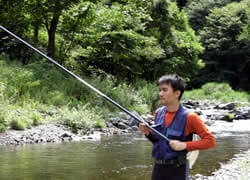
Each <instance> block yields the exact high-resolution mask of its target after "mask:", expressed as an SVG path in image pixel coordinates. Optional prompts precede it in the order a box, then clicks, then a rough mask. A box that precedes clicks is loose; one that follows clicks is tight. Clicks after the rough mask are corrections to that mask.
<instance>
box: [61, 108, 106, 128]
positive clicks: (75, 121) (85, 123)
mask: <svg viewBox="0 0 250 180" xmlns="http://www.w3.org/2000/svg"><path fill="white" fill-rule="evenodd" d="M60 111H61V112H60V114H61V115H60V117H59V121H62V123H63V124H64V125H65V126H68V127H69V128H71V130H72V131H73V132H75V133H77V132H78V131H79V130H81V129H86V128H93V127H96V126H97V125H98V124H99V125H101V123H100V121H101V119H103V117H102V116H101V115H99V114H98V113H96V111H95V110H94V109H87V106H84V107H78V108H72V109H69V108H67V107H64V108H63V109H61V110H60ZM101 126H102V125H101Z"/></svg>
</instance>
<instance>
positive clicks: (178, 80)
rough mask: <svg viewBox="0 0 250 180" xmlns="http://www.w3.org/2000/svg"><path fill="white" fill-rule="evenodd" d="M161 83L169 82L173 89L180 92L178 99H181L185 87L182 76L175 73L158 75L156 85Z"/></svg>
mask: <svg viewBox="0 0 250 180" xmlns="http://www.w3.org/2000/svg"><path fill="white" fill-rule="evenodd" d="M161 84H170V85H171V87H172V88H173V90H174V91H177V90H179V91H180V92H181V94H180V96H179V100H180V99H181V97H182V95H183V93H184V89H185V83H184V80H183V79H182V77H180V76H178V75H177V74H168V75H164V76H162V77H160V79H159V80H158V82H157V85H158V86H159V85H161Z"/></svg>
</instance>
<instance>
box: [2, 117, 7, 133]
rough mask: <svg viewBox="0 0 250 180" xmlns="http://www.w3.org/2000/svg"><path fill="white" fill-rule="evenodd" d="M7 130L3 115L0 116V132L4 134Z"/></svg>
mask: <svg viewBox="0 0 250 180" xmlns="http://www.w3.org/2000/svg"><path fill="white" fill-rule="evenodd" d="M7 128H8V123H7V121H6V117H5V114H0V132H5V131H6V130H7Z"/></svg>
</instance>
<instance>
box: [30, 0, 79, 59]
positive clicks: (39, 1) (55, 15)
mask: <svg viewBox="0 0 250 180" xmlns="http://www.w3.org/2000/svg"><path fill="white" fill-rule="evenodd" d="M78 2H79V1H78V0H35V1H33V0H27V2H26V3H27V5H26V7H27V12H28V13H29V14H30V15H31V16H32V17H33V19H34V21H33V22H34V29H35V30H34V38H35V39H36V33H37V31H38V28H39V24H43V25H45V27H46V29H47V32H48V46H47V51H48V56H50V57H54V56H55V51H56V47H55V38H56V30H57V26H58V23H59V20H60V17H61V16H62V13H63V11H65V10H68V9H69V8H70V7H71V6H72V5H73V4H75V3H78Z"/></svg>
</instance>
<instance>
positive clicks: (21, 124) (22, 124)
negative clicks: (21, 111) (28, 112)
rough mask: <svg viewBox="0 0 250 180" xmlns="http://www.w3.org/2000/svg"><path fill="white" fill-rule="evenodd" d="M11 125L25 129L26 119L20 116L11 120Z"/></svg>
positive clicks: (14, 127)
mask: <svg viewBox="0 0 250 180" xmlns="http://www.w3.org/2000/svg"><path fill="white" fill-rule="evenodd" d="M10 127H11V128H12V129H14V130H24V129H25V128H26V126H25V122H24V120H23V119H22V118H19V117H17V118H16V119H13V120H11V122H10Z"/></svg>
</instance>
